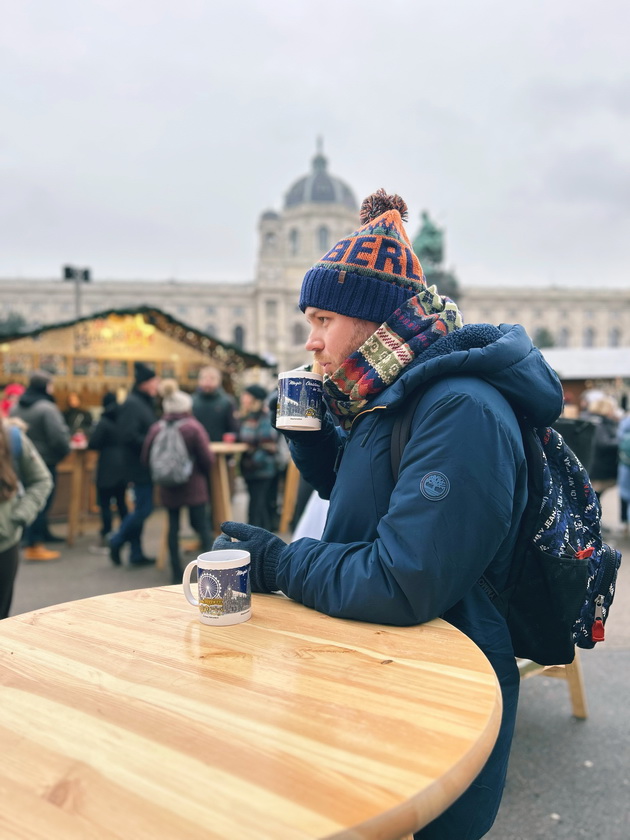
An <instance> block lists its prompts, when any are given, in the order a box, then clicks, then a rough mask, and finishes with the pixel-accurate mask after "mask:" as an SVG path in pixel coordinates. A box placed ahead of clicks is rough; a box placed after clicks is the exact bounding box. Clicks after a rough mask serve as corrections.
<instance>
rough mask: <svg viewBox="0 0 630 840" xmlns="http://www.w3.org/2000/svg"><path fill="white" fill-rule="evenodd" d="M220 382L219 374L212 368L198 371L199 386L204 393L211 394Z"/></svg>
mask: <svg viewBox="0 0 630 840" xmlns="http://www.w3.org/2000/svg"><path fill="white" fill-rule="evenodd" d="M220 384H221V374H220V373H219V371H218V370H215V369H214V368H208V369H206V370H201V371H199V388H200V389H201V390H202V391H204V392H205V393H206V394H213V393H214V392H215V391H216V390H217V388H218V387H219V385H220Z"/></svg>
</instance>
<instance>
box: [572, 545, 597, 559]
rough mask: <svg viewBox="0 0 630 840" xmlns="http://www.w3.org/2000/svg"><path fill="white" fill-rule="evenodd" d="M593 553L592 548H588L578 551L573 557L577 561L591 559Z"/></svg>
mask: <svg viewBox="0 0 630 840" xmlns="http://www.w3.org/2000/svg"><path fill="white" fill-rule="evenodd" d="M594 552H595V549H594V548H593V546H591V547H590V548H581V549H580V550H579V551H576V552H575V556H576V558H577V559H578V560H586V558H587V557H591V555H592V554H593V553H594Z"/></svg>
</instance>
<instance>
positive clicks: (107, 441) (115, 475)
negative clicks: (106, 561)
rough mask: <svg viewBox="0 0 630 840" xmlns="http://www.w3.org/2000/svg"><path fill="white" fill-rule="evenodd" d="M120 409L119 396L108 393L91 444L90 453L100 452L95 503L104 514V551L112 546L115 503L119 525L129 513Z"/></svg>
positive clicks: (102, 540)
mask: <svg viewBox="0 0 630 840" xmlns="http://www.w3.org/2000/svg"><path fill="white" fill-rule="evenodd" d="M118 409H119V406H118V402H117V400H116V394H114V393H113V392H112V391H106V392H105V394H104V395H103V411H102V413H101V416H100V417H99V419H98V422H97V424H96V426H95V427H94V429H93V430H92V433H91V434H90V438H89V441H88V449H94V450H96V451H97V452H98V461H97V464H96V476H95V483H96V500H97V504H98V506H99V508H100V511H101V545H102V546H103V547H105V548H107V547H108V546H109V542H108V539H109V535H110V534H111V533H112V525H113V518H112V502H113V503H114V505H115V507H116V511H117V512H118V518H119V521H120V522H122V521H123V519H124V518H125V517H126V516H127V514H128V513H129V510H128V508H127V480H126V478H125V474H126V466H125V450H124V448H123V446H122V443H121V437H122V435H121V428H120V425H119V423H118Z"/></svg>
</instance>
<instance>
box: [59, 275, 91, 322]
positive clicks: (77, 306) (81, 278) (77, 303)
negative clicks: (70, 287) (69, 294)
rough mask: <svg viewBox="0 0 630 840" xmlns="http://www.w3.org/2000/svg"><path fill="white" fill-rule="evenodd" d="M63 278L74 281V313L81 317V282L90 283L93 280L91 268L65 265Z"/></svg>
mask: <svg viewBox="0 0 630 840" xmlns="http://www.w3.org/2000/svg"><path fill="white" fill-rule="evenodd" d="M63 279H64V280H71V281H72V282H73V283H74V315H75V318H80V317H81V283H89V282H90V280H91V276H90V269H89V268H76V267H75V266H73V265H64V267H63Z"/></svg>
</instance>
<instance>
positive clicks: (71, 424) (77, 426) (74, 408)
mask: <svg viewBox="0 0 630 840" xmlns="http://www.w3.org/2000/svg"><path fill="white" fill-rule="evenodd" d="M63 419H64V420H65V421H66V423H67V424H68V428H69V429H70V434H71V435H76V434H77V432H82V433H83V434H84V435H89V433H90V429H91V428H92V423H93V418H92V414H91V412H90V411H89V410H88V409H87V408H82V407H81V398H80V397H79V395H78V394H77V393H76V391H71V392H70V393H69V394H68V408H67V409H66V410H65V411H64V413H63Z"/></svg>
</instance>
